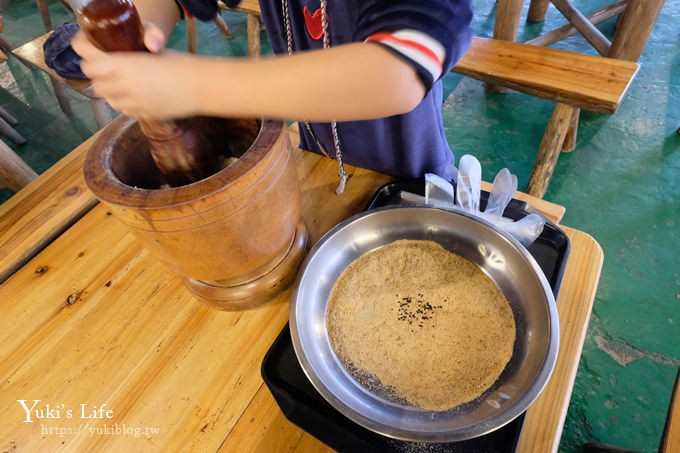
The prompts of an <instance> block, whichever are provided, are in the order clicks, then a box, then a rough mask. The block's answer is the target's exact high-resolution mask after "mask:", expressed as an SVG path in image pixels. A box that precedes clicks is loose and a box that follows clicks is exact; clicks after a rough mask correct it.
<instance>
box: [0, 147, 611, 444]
mask: <svg viewBox="0 0 680 453" xmlns="http://www.w3.org/2000/svg"><path fill="white" fill-rule="evenodd" d="M91 142H92V141H91V140H89V141H87V142H85V143H84V144H83V145H81V146H80V147H78V148H77V149H75V150H74V151H73V152H72V153H70V154H69V155H68V156H66V157H65V158H64V159H63V160H62V161H60V162H58V163H57V164H56V165H55V166H54V167H53V168H52V169H50V170H48V171H47V172H45V173H44V174H42V175H41V176H40V177H38V179H36V180H35V181H34V182H32V183H31V184H29V185H28V186H27V187H26V188H24V189H23V190H22V191H20V192H19V193H18V194H17V195H16V196H15V197H13V198H12V199H10V200H9V201H8V202H6V203H5V204H3V205H2V206H0V276H2V277H0V281H2V284H1V285H0V311H1V312H2V317H1V318H0V379H1V381H0V382H1V384H0V385H1V386H2V391H1V392H0V396H1V399H0V426H2V427H3V429H2V430H0V448H1V449H2V451H14V450H15V449H16V450H17V451H52V450H56V449H65V450H66V451H174V450H179V449H182V450H193V451H217V450H219V451H244V452H250V451H283V450H289V451H323V450H327V448H326V447H325V446H324V445H322V444H321V443H320V442H319V441H318V440H316V439H315V438H313V437H312V436H311V435H309V434H306V433H305V432H303V431H302V430H300V429H299V428H297V427H296V426H294V425H293V424H291V423H290V422H288V421H287V420H286V418H285V417H284V415H283V414H282V412H281V411H280V409H279V408H278V406H277V404H276V403H275V401H274V399H273V398H272V396H271V394H270V393H269V391H268V389H267V387H266V386H265V385H264V384H263V381H262V378H261V376H260V364H261V362H262V359H263V357H264V354H265V352H266V351H267V349H268V348H269V346H270V345H271V344H272V342H273V341H274V339H275V338H276V336H277V334H278V333H279V332H280V331H281V329H282V328H283V326H284V325H285V324H286V322H287V320H288V299H289V294H284V295H282V296H280V297H279V298H278V300H277V303H275V304H273V305H270V306H267V307H265V308H262V309H257V310H254V311H247V312H240V313H239V312H235V313H234V312H220V311H216V310H213V309H209V308H207V307H205V306H203V305H202V304H200V303H198V302H196V301H195V300H193V299H192V297H191V296H190V295H189V292H188V291H187V290H186V289H185V288H184V286H183V285H182V283H181V281H180V279H179V277H177V276H176V275H174V274H172V273H171V272H168V271H167V270H166V269H165V267H164V266H163V265H161V264H160V263H158V262H157V261H156V260H155V259H154V258H153V257H152V256H150V255H149V253H148V252H147V251H146V250H145V249H144V248H143V247H142V246H141V245H140V244H139V243H138V242H137V241H136V240H135V239H134V238H133V237H132V236H131V234H129V233H128V232H127V231H126V230H125V228H124V227H123V226H122V225H121V224H120V223H119V222H118V221H117V220H116V219H115V218H113V217H112V216H110V215H108V213H107V210H106V208H105V207H104V206H103V205H101V204H98V203H97V202H96V201H95V200H94V198H93V197H92V194H91V193H89V191H88V190H87V188H86V187H85V185H84V183H83V180H82V174H81V171H80V169H81V166H82V162H83V156H84V154H85V152H86V150H87V148H88V146H89V145H90V144H91ZM295 157H296V159H297V161H296V162H297V169H298V174H299V179H300V182H301V187H302V201H303V214H304V218H305V221H306V223H307V225H308V227H309V230H310V234H311V240H312V241H317V240H318V239H319V238H320V237H321V235H322V234H323V233H324V232H326V231H327V230H328V229H330V228H331V227H332V226H333V225H335V224H337V223H338V222H339V221H341V220H343V219H345V218H346V217H348V216H350V215H352V214H354V213H356V212H359V211H361V210H362V209H363V208H364V207H365V205H366V203H367V201H368V200H369V199H370V197H371V196H372V194H373V193H374V191H375V190H376V189H377V188H378V187H379V186H380V185H382V184H383V183H385V182H387V181H388V180H389V178H388V177H386V176H384V175H380V174H378V173H374V172H372V171H368V170H362V169H357V168H352V167H349V168H348V170H350V174H351V178H350V180H349V184H348V186H347V190H346V191H345V193H344V194H343V195H342V196H339V197H338V196H336V195H334V193H333V192H334V189H335V186H336V185H337V175H336V174H337V165H336V163H335V162H334V161H332V160H329V159H326V158H324V157H321V156H318V155H316V154H312V153H309V152H304V151H296V152H295ZM518 197H521V198H525V199H528V200H530V201H531V202H533V203H534V206H535V207H537V208H538V209H541V210H542V211H544V212H546V213H548V214H549V215H551V216H552V217H553V218H555V219H559V218H561V216H562V214H563V213H564V209H563V208H562V207H560V206H557V205H554V204H552V203H549V202H546V201H543V200H539V199H533V198H531V197H527V196H524V195H520V194H518ZM21 227H24V228H23V229H22V228H21ZM564 230H565V231H566V233H567V234H568V236H569V238H570V239H571V245H572V250H571V255H570V257H569V260H568V264H567V268H566V271H565V274H564V279H563V283H562V287H561V290H560V294H559V298H558V302H557V307H558V312H559V318H560V331H561V342H560V349H559V356H558V360H557V364H556V368H555V371H554V373H553V375H552V378H551V380H550V382H549V383H548V385H547V387H546V389H545V390H544V391H543V393H542V394H541V396H540V397H539V399H538V400H537V401H536V402H535V403H534V404H533V405H532V407H531V408H530V409H529V411H528V413H527V416H526V420H525V423H524V428H523V432H522V437H521V441H520V451H529V450H533V451H554V450H555V449H556V448H557V445H558V443H559V439H560V435H561V431H562V425H563V422H564V419H565V416H566V412H567V407H568V404H569V398H570V395H571V390H572V387H573V383H574V378H575V375H576V370H577V367H578V361H579V357H580V354H581V349H582V346H583V341H584V337H585V333H586V328H587V324H588V319H589V316H590V311H591V307H592V302H593V299H594V295H595V290H596V288H597V282H598V279H599V274H600V270H601V266H602V260H603V255H602V251H601V249H600V247H599V246H598V244H597V242H596V241H595V240H594V239H593V238H591V237H590V236H588V235H587V234H585V233H583V232H580V231H577V230H574V229H571V228H567V227H564ZM9 252H11V253H9ZM38 400H39V401H38ZM35 401H38V402H37V403H35ZM34 403H35V407H34V410H33V411H29V412H30V415H27V412H26V410H25V408H24V407H23V406H24V405H25V406H26V408H28V409H30V408H31V407H32V406H33V405H34ZM36 410H38V412H36ZM69 411H70V412H69ZM39 416H42V417H43V418H38V417H39ZM46 417H49V418H46ZM98 430H99V431H98ZM136 430H137V431H136Z"/></svg>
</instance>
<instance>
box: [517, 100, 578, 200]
mask: <svg viewBox="0 0 680 453" xmlns="http://www.w3.org/2000/svg"><path fill="white" fill-rule="evenodd" d="M574 110H575V108H574V107H572V106H570V105H567V104H562V103H561V102H558V103H556V104H555V109H554V110H553V113H552V116H551V117H550V121H549V122H548V127H547V128H546V129H545V133H544V134H543V140H542V141H541V146H540V148H539V149H538V155H537V156H536V161H535V162H534V168H533V169H532V170H531V176H530V177H529V185H528V186H527V193H528V194H529V195H533V196H534V197H538V198H543V195H545V191H546V190H547V189H548V184H549V183H550V178H551V177H552V174H553V171H554V170H555V165H556V164H557V158H558V157H559V156H560V150H561V149H562V144H563V143H564V138H565V137H566V135H567V131H568V130H569V125H570V124H571V120H572V117H573V115H574Z"/></svg>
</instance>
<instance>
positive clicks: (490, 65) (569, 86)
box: [453, 37, 638, 113]
mask: <svg viewBox="0 0 680 453" xmlns="http://www.w3.org/2000/svg"><path fill="white" fill-rule="evenodd" d="M637 70H638V65H637V63H634V62H630V61H623V60H616V59H613V58H605V57H599V56H593V55H585V54H580V53H576V52H570V51H566V50H561V49H552V48H548V47H540V46H532V45H529V44H521V43H516V42H510V41H502V40H498V39H486V38H479V37H475V38H473V40H472V45H471V46H470V49H469V50H468V51H467V52H466V53H465V54H464V55H463V57H462V58H461V59H460V61H459V62H458V63H457V64H456V66H455V67H454V68H453V71H454V72H457V73H459V74H463V75H466V76H469V77H473V78H475V79H478V80H482V81H484V82H489V83H493V84H497V85H500V86H503V87H507V88H512V89H516V90H519V91H522V92H525V93H528V94H531V95H534V96H538V97H542V98H545V99H549V100H553V101H558V102H563V103H565V104H569V105H572V106H574V107H579V108H583V109H586V110H592V111H595V112H601V113H613V112H614V111H615V110H616V109H617V107H618V106H619V103H620V102H621V100H622V99H623V97H624V95H625V93H626V90H627V89H628V86H629V85H630V83H631V81H632V80H633V77H634V76H635V74H636V73H637Z"/></svg>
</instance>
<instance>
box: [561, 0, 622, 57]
mask: <svg viewBox="0 0 680 453" xmlns="http://www.w3.org/2000/svg"><path fill="white" fill-rule="evenodd" d="M550 1H551V2H552V4H553V5H555V7H556V8H557V9H558V10H559V11H560V13H562V15H563V16H564V17H566V18H567V20H568V21H569V22H570V23H571V24H572V25H573V26H574V28H576V29H577V30H578V31H579V33H581V35H583V37H584V38H585V39H586V41H588V42H589V43H590V44H592V46H593V47H594V48H595V50H597V51H598V52H599V53H600V55H607V54H608V53H609V47H610V45H611V43H610V42H609V40H608V39H607V37H606V36H605V35H603V34H602V32H600V30H598V29H597V28H595V26H594V25H593V24H591V23H590V22H589V21H588V19H586V17H585V16H584V15H583V14H581V12H580V11H579V10H577V9H576V8H574V7H573V6H571V4H570V3H569V1H568V0H550Z"/></svg>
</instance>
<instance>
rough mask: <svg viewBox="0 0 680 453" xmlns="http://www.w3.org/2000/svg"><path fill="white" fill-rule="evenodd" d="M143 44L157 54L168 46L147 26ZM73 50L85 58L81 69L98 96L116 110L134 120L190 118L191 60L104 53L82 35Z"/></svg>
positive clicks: (168, 55)
mask: <svg viewBox="0 0 680 453" xmlns="http://www.w3.org/2000/svg"><path fill="white" fill-rule="evenodd" d="M144 43H145V44H146V46H147V48H148V49H149V50H150V51H151V52H154V53H158V52H160V51H161V50H162V49H163V47H164V45H165V36H164V35H163V33H162V32H161V30H160V29H158V28H157V27H155V26H152V25H151V26H147V27H146V29H145V34H144ZM72 46H73V48H74V50H75V51H76V53H78V54H79V55H80V56H81V57H82V59H83V60H82V62H81V69H82V71H83V72H84V73H85V75H86V76H87V77H88V78H90V79H91V80H92V86H93V89H94V91H95V93H96V94H97V95H98V96H101V97H103V98H104V99H106V100H107V101H108V103H109V104H110V105H111V107H113V108H114V109H115V110H117V111H119V112H122V113H124V114H126V115H128V116H132V117H135V118H139V117H142V118H158V119H169V118H177V117H185V116H190V115H191V113H192V112H191V111H190V110H191V101H192V99H191V96H190V95H189V92H190V90H189V89H188V88H187V87H189V86H190V85H189V84H190V83H191V82H189V81H187V82H186V83H181V81H182V80H183V76H189V75H190V70H189V69H188V68H189V67H190V66H191V61H188V60H191V59H192V57H191V56H188V55H182V54H180V53H175V52H164V53H163V54H157V55H152V54H149V53H145V52H111V53H107V52H104V51H102V50H100V49H98V48H97V47H95V46H94V45H93V44H92V43H90V41H89V40H88V39H87V37H86V36H85V34H84V33H83V32H82V31H81V32H79V33H78V34H76V36H75V37H74V38H73V41H72Z"/></svg>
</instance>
